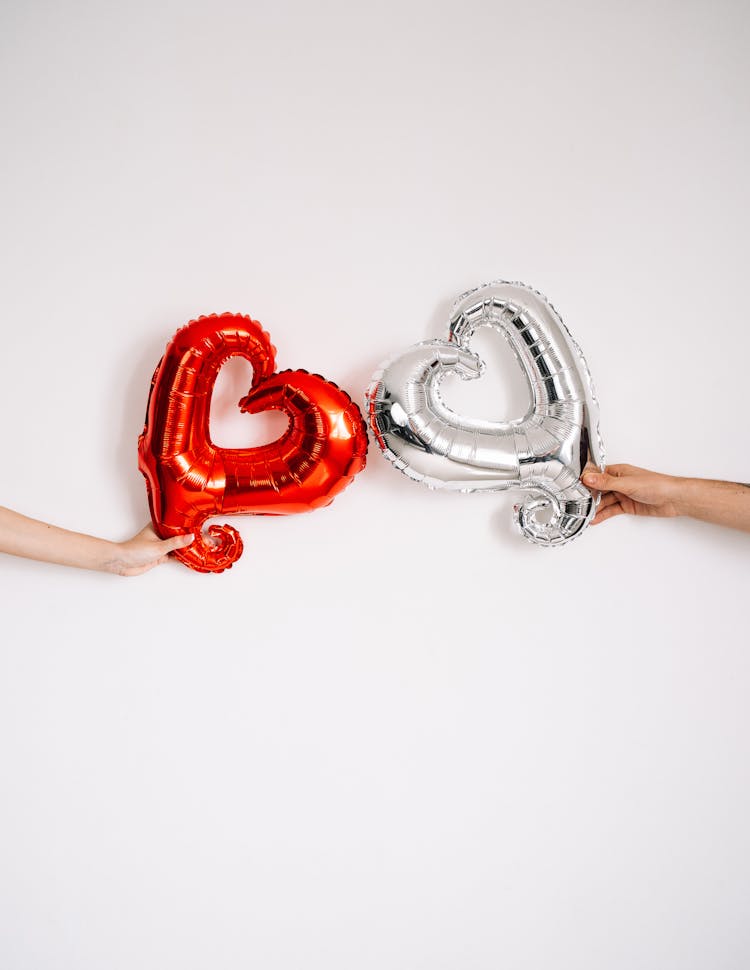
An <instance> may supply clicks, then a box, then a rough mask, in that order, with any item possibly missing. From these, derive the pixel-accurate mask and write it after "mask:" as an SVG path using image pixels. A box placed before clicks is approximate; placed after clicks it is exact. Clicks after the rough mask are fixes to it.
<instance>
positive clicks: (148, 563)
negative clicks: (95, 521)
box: [103, 523, 195, 576]
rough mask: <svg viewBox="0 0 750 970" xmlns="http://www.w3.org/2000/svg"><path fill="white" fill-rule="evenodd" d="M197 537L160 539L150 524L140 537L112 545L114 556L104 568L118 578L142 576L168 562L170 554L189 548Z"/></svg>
mask: <svg viewBox="0 0 750 970" xmlns="http://www.w3.org/2000/svg"><path fill="white" fill-rule="evenodd" d="M194 538H195V536H194V535H193V534H192V533H188V534H187V535H182V536H172V537H171V538H170V539H160V538H159V537H158V536H157V534H156V532H154V527H153V526H152V525H151V524H150V523H149V524H148V525H147V526H146V527H145V529H141V531H140V532H139V533H138V535H136V536H133V538H132V539H128V540H127V541H126V542H115V543H112V546H113V548H114V553H115V554H114V556H113V558H112V559H111V560H107V561H106V562H105V563H104V565H103V568H104V570H105V571H106V572H109V573H116V574H117V575H118V576H140V575H141V573H146V572H148V571H149V569H153V568H154V566H158V565H160V564H161V563H163V562H166V561H167V557H168V555H169V553H170V552H174V550H175V549H184V548H185V547H186V546H189V545H190V543H191V542H192V541H193V539H194Z"/></svg>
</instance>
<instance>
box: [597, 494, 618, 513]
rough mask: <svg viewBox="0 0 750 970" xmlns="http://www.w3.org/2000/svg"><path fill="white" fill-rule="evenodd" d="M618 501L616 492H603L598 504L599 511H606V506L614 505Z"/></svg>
mask: <svg viewBox="0 0 750 970" xmlns="http://www.w3.org/2000/svg"><path fill="white" fill-rule="evenodd" d="M619 501H620V496H619V495H618V494H617V492H605V493H604V494H603V495H602V497H601V501H600V502H599V510H600V511H601V509H606V508H607V506H609V505H614V504H615V502H619Z"/></svg>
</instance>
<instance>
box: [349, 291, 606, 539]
mask: <svg viewBox="0 0 750 970" xmlns="http://www.w3.org/2000/svg"><path fill="white" fill-rule="evenodd" d="M480 327H492V328H494V329H495V330H498V331H499V332H500V333H501V334H502V335H503V336H504V337H505V338H506V339H507V340H508V342H509V344H510V346H511V348H512V350H513V352H514V353H515V355H516V358H517V360H518V362H519V364H520V365H521V368H522V370H523V372H524V374H525V375H526V379H527V381H528V384H529V391H530V398H531V402H532V403H531V407H530V409H529V411H528V412H527V413H526V414H525V415H524V416H523V417H521V418H518V419H516V420H513V421H483V420H479V419H473V418H464V417H462V416H460V415H459V414H457V413H456V412H455V411H452V410H451V409H450V408H449V407H447V406H446V404H445V403H444V401H443V399H442V397H441V395H440V382H441V381H442V379H443V378H444V377H445V376H446V375H447V374H458V375H459V377H461V378H463V379H471V378H476V377H479V376H480V375H481V374H482V373H483V371H484V364H483V362H482V361H481V360H480V359H479V357H478V356H477V355H476V354H475V353H473V352H472V350H471V349H470V344H471V338H472V336H473V335H474V333H475V332H476V331H477V330H478V329H479V328H480ZM366 406H367V411H368V415H369V423H370V427H371V429H372V431H373V433H374V435H375V439H376V441H377V444H378V446H379V447H380V450H381V451H382V453H383V454H384V456H385V457H386V458H387V459H388V460H389V461H391V462H392V463H393V464H394V465H395V467H396V468H398V469H399V471H402V472H403V473H404V474H405V475H408V476H409V477H410V478H413V479H415V480H416V481H420V482H424V484H425V485H428V486H429V487H430V488H449V489H457V490H460V491H463V492H476V491H500V490H502V489H507V488H519V489H525V490H527V491H528V493H529V494H528V495H527V496H526V498H525V499H524V501H523V502H522V503H521V504H520V505H516V506H515V507H514V515H515V519H516V523H517V525H518V527H519V528H520V530H521V532H522V533H523V535H524V536H526V538H527V539H530V540H531V541H532V542H535V543H538V544H540V545H545V546H559V545H562V544H563V543H565V542H568V541H570V540H571V539H573V538H575V537H576V536H578V535H580V534H581V532H582V531H583V530H584V529H585V528H586V526H587V525H588V524H589V522H590V521H591V519H592V518H593V516H594V514H595V512H596V507H597V505H598V502H599V499H598V496H597V495H595V494H594V493H592V492H590V491H589V490H588V489H587V488H586V487H585V486H584V485H583V483H582V482H581V474H582V472H583V469H584V467H585V466H586V465H596V466H598V467H599V468H603V467H604V446H603V444H602V440H601V436H600V434H599V406H598V402H597V399H596V394H595V391H594V387H593V383H592V381H591V374H590V373H589V369H588V366H587V365H586V361H585V360H584V357H583V354H582V353H581V348H580V347H579V346H578V344H577V343H576V342H575V340H574V339H573V337H572V336H571V335H570V332H569V331H568V329H567V327H566V326H565V324H564V323H563V322H562V320H561V318H560V316H559V315H558V313H557V312H556V310H555V309H554V307H553V306H552V305H551V304H550V303H549V302H548V301H547V299H546V298H545V297H544V296H542V294H541V293H538V292H537V291H536V290H532V289H531V288H530V287H528V286H524V285H523V284H522V283H506V282H503V281H500V282H496V283H489V284H488V285H486V286H480V287H479V288H477V289H475V290H470V291H469V292H468V293H465V294H464V295H463V296H461V297H459V299H458V300H457V302H456V304H455V305H454V307H453V312H452V314H451V318H450V322H449V337H448V340H426V341H424V342H423V343H420V344H416V345H415V346H413V347H411V348H410V349H409V350H407V351H406V352H405V353H403V354H401V355H399V356H398V357H392V358H391V359H390V360H388V361H386V363H384V364H383V365H382V366H381V367H380V368H379V370H378V371H377V372H376V374H375V375H374V377H373V379H372V383H371V384H370V387H369V388H368V390H367V394H366Z"/></svg>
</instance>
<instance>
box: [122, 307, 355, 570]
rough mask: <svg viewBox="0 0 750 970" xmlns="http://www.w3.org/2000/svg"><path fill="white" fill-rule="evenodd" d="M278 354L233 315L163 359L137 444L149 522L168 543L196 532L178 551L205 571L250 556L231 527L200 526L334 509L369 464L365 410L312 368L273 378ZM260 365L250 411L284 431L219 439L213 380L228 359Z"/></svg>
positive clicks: (204, 324)
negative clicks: (263, 441)
mask: <svg viewBox="0 0 750 970" xmlns="http://www.w3.org/2000/svg"><path fill="white" fill-rule="evenodd" d="M275 354H276V351H275V348H274V347H273V345H272V344H271V340H270V337H269V335H268V334H267V333H266V332H265V331H264V330H263V328H262V327H261V325H260V324H259V323H258V322H257V321H256V320H251V319H250V317H247V316H240V315H237V314H232V313H224V314H221V315H220V316H217V315H216V314H212V315H211V316H209V317H199V318H198V319H197V320H192V321H191V322H190V323H189V324H188V325H187V326H186V327H183V328H182V329H181V330H178V331H177V333H176V334H175V336H174V337H173V338H172V341H171V342H170V343H169V345H168V346H167V350H166V353H165V354H164V357H163V358H162V359H161V361H160V362H159V364H158V366H157V368H156V372H155V373H154V377H153V380H152V381H151V391H150V393H149V399H148V406H147V409H146V423H145V426H144V429H143V434H141V436H140V437H139V439H138V466H139V468H140V470H141V471H142V472H143V474H144V476H145V478H146V486H147V491H148V498H149V505H150V507H151V518H152V520H153V523H154V528H155V529H156V531H157V533H158V534H159V535H160V536H162V538H167V537H168V536H173V535H178V534H180V533H183V532H193V533H195V541H194V542H193V543H192V545H190V546H188V547H187V548H185V549H180V550H178V551H177V552H175V553H174V555H175V556H176V557H177V558H178V559H180V560H181V561H182V562H184V563H185V564H186V565H187V566H190V568H191V569H196V570H198V571H199V572H214V573H216V572H223V570H225V569H227V568H229V567H230V566H231V565H232V563H234V562H236V560H237V559H239V557H240V556H241V555H242V539H241V538H240V536H239V533H238V532H237V531H236V529H233V528H232V527H231V526H229V525H212V526H210V527H209V528H208V530H207V536H208V541H207V540H206V537H205V536H204V535H203V532H202V527H203V524H204V522H205V521H206V519H208V518H210V517H211V516H216V515H238V514H243V513H244V514H255V515H286V514H290V513H293V512H309V511H312V510H313V509H317V508H321V507H322V506H324V505H329V504H330V503H331V502H332V501H333V498H334V496H335V495H337V494H338V493H339V492H341V491H342V490H343V489H344V488H346V486H347V485H348V484H349V483H350V482H351V481H352V479H353V478H354V476H355V475H356V474H357V472H359V471H361V470H362V469H363V468H364V466H365V456H366V453H367V432H366V431H365V425H364V422H363V420H362V415H361V414H360V411H359V408H358V407H357V405H356V404H354V402H353V401H352V400H351V398H350V397H349V395H348V394H346V393H345V392H344V391H342V390H340V389H339V388H338V387H337V386H336V385H335V384H332V383H331V382H330V381H326V380H324V379H323V378H322V377H320V376H319V375H317V374H308V372H307V371H305V370H294V371H293V370H287V371H282V372H281V373H278V374H275V373H274V366H275ZM233 356H239V357H244V358H245V359H246V360H248V361H249V362H250V364H251V365H252V368H253V379H252V386H251V388H250V392H249V393H248V395H247V396H246V397H244V398H243V399H242V400H241V401H240V402H239V406H240V408H241V409H242V410H243V411H245V412H247V413H248V414H258V413H260V412H261V411H270V410H277V411H282V412H283V413H284V414H286V416H287V417H288V419H289V427H288V428H287V429H286V431H285V432H284V434H283V435H282V436H281V437H280V438H279V439H278V440H277V441H274V442H271V444H267V445H261V446H259V447H256V448H219V447H217V446H216V445H214V444H213V442H212V441H211V436H210V434H209V414H210V410H211V394H212V392H213V387H214V382H215V381H216V376H217V374H218V373H219V369H220V368H221V366H222V364H224V363H225V361H227V360H228V359H229V358H230V357H233Z"/></svg>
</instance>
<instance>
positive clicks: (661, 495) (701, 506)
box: [583, 465, 750, 532]
mask: <svg viewBox="0 0 750 970" xmlns="http://www.w3.org/2000/svg"><path fill="white" fill-rule="evenodd" d="M583 483H584V485H590V486H591V487H592V488H593V489H596V491H599V492H601V493H602V500H601V503H600V505H599V509H598V511H597V513H596V515H595V516H594V518H593V519H592V520H591V524H592V525H599V524H600V523H602V522H606V521H607V519H612V518H614V517H615V516H616V515H650V516H660V517H673V516H677V515H686V516H689V517H690V518H692V519H701V520H702V521H703V522H712V523H714V524H715V525H724V526H727V527H728V528H730V529H739V530H741V531H743V532H750V485H746V484H743V483H742V482H722V481H713V480H711V479H708V478H681V477H679V476H677V475H662V474H660V473H659V472H652V471H648V470H647V469H645V468H637V467H636V466H635V465H608V466H607V468H606V470H605V471H604V472H586V473H585V474H584V475H583Z"/></svg>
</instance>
